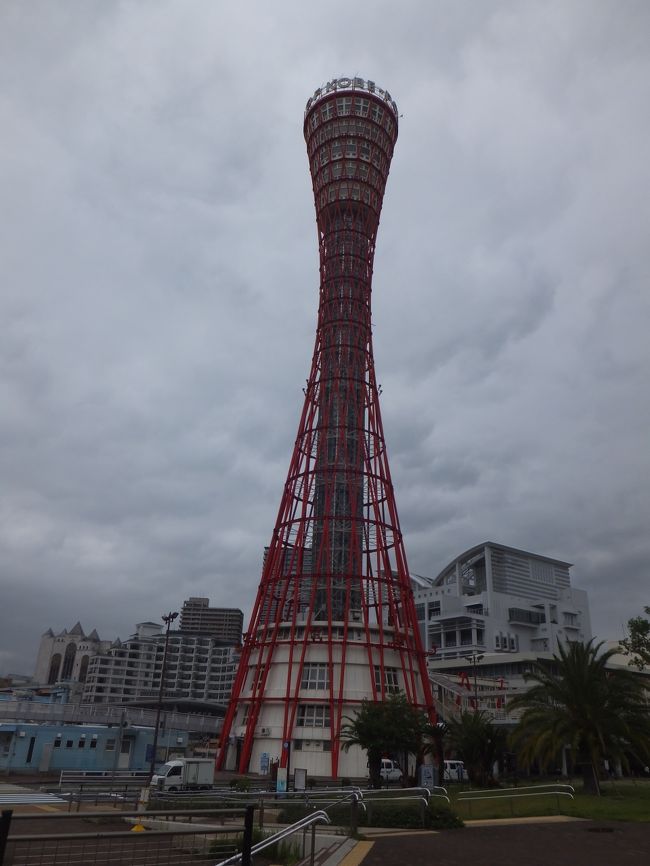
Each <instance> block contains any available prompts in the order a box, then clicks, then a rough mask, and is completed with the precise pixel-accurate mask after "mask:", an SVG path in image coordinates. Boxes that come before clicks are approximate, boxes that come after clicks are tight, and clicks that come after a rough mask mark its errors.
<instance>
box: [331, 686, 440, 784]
mask: <svg viewBox="0 0 650 866" xmlns="http://www.w3.org/2000/svg"><path fill="white" fill-rule="evenodd" d="M427 724H428V719H427V717H426V715H425V714H424V713H423V712H421V711H420V710H418V709H417V708H416V707H414V706H413V705H412V704H410V703H409V702H408V701H407V699H406V696H405V695H403V694H396V695H390V697H388V698H387V699H386V700H385V701H383V702H382V703H375V702H373V701H369V700H364V701H362V702H361V707H360V709H359V711H358V712H357V714H356V716H355V717H354V718H353V719H351V718H346V720H345V724H344V725H343V726H342V728H341V739H342V740H343V749H344V750H345V751H346V752H347V751H348V750H349V749H350V748H351V747H352V746H361V748H362V749H365V750H366V752H367V753H368V774H369V776H370V785H371V787H373V788H380V787H381V759H382V758H383V757H386V756H399V758H400V760H401V761H402V768H403V769H406V767H405V759H406V757H407V756H408V754H409V753H410V754H416V755H417V754H419V753H421V752H422V738H423V735H424V730H425V727H426V726H427Z"/></svg>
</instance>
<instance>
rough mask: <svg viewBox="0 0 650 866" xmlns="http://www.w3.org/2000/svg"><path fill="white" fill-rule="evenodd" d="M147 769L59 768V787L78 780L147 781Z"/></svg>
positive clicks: (72, 783)
mask: <svg viewBox="0 0 650 866" xmlns="http://www.w3.org/2000/svg"><path fill="white" fill-rule="evenodd" d="M150 775H151V774H150V773H149V770H61V775H60V776H59V788H62V787H63V786H64V785H74V784H78V783H79V782H88V781H95V780H96V781H98V782H100V783H101V782H105V781H106V780H109V781H113V780H114V779H117V780H119V781H120V782H123V781H124V780H125V779H139V780H140V781H143V780H144V781H146V782H148V781H149V777H150Z"/></svg>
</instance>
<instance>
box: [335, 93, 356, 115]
mask: <svg viewBox="0 0 650 866" xmlns="http://www.w3.org/2000/svg"><path fill="white" fill-rule="evenodd" d="M351 112H352V97H351V96H345V97H341V98H339V99H337V100H336V113H337V114H338V116H339V117H341V116H342V115H347V114H351Z"/></svg>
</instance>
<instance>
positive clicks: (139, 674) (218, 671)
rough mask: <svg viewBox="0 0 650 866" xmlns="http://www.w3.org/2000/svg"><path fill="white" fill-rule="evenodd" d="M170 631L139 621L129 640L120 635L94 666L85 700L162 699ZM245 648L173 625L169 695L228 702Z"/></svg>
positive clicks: (199, 704) (200, 703)
mask: <svg viewBox="0 0 650 866" xmlns="http://www.w3.org/2000/svg"><path fill="white" fill-rule="evenodd" d="M164 646H165V634H164V632H163V628H162V625H159V624H158V623H151V622H144V623H138V624H137V626H136V632H135V634H133V635H132V636H131V637H130V638H129V639H128V640H126V641H120V640H117V641H115V643H113V644H112V646H111V647H110V648H109V649H108V650H107V651H106V652H104V653H101V654H98V655H96V656H94V657H93V658H92V659H91V660H90V663H89V666H88V675H87V677H86V682H85V685H84V691H83V703H98V704H102V703H113V704H129V703H138V704H141V703H143V701H144V702H145V703H147V702H152V701H153V702H156V701H157V699H158V695H159V693H160V678H161V674H162V666H163V653H164ZM238 660H239V648H238V647H236V646H234V645H233V644H232V643H225V642H224V641H221V640H219V638H216V637H214V636H213V635H211V634H208V633H200V632H197V633H189V634H187V633H185V632H182V631H171V632H170V633H169V643H168V649H167V661H166V665H165V683H164V687H163V698H164V701H165V704H166V705H169V704H170V703H173V704H176V705H179V704H182V705H183V706H184V707H189V706H191V705H195V706H196V708H197V709H205V705H206V704H209V705H211V706H212V707H213V708H216V707H219V708H220V707H223V706H224V705H225V704H227V703H228V699H229V698H230V692H231V690H232V685H233V682H234V678H235V675H236V671H237V663H238Z"/></svg>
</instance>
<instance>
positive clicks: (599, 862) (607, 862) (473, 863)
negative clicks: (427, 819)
mask: <svg viewBox="0 0 650 866" xmlns="http://www.w3.org/2000/svg"><path fill="white" fill-rule="evenodd" d="M369 838H370V837H369ZM373 841H374V843H375V844H374V845H373V847H372V849H371V850H370V852H369V853H368V854H367V855H366V857H365V858H364V859H363V861H362V866H468V864H470V866H503V864H513V863H517V864H520V866H549V864H550V866H648V864H649V863H650V824H637V823H631V822H622V821H607V822H602V821H567V822H553V823H544V824H514V825H513V824H492V825H491V826H482V827H477V826H473V827H472V826H468V827H465V829H462V830H447V831H445V832H443V833H437V834H418V835H395V836H382V837H378V838H374V837H373Z"/></svg>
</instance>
